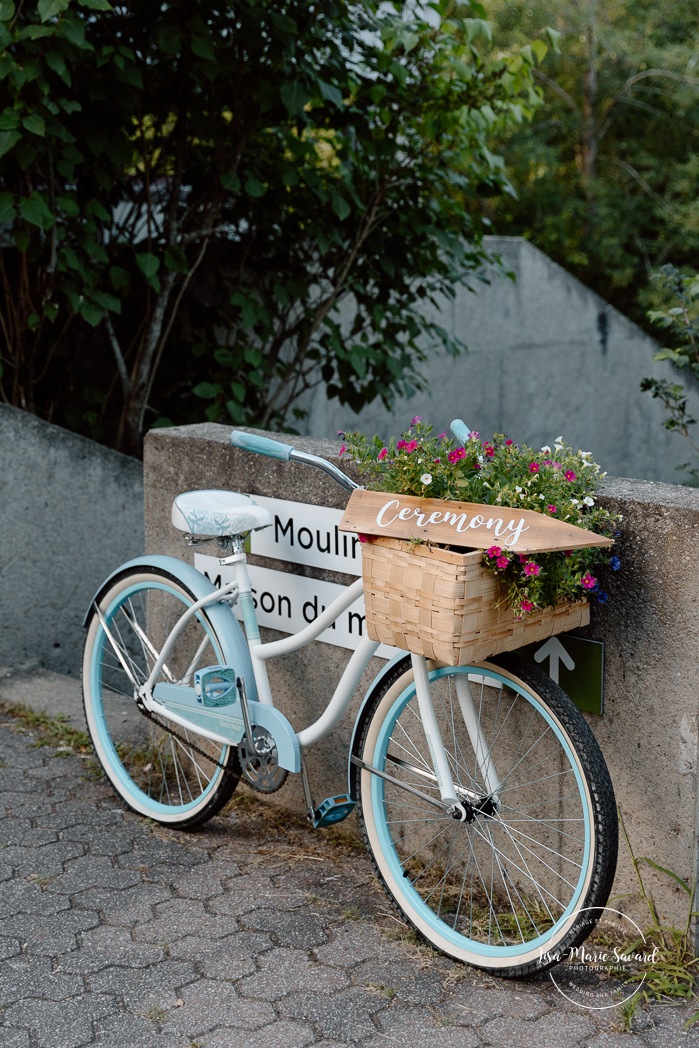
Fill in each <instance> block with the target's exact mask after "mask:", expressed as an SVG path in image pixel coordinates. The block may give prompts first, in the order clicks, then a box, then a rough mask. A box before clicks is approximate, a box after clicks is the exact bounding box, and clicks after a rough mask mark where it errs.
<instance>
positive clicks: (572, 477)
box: [563, 469, 578, 480]
mask: <svg viewBox="0 0 699 1048" xmlns="http://www.w3.org/2000/svg"><path fill="white" fill-rule="evenodd" d="M563 476H564V477H565V478H566V480H577V479H578V478H577V476H576V475H575V473H573V471H572V469H567V470H566V471H565V473H564V474H563Z"/></svg>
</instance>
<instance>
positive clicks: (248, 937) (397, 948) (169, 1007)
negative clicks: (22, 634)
mask: <svg viewBox="0 0 699 1048" xmlns="http://www.w3.org/2000/svg"><path fill="white" fill-rule="evenodd" d="M0 697H2V696H0ZM42 742H45V737H44V736H42V734H40V733H37V731H36V730H35V729H31V728H28V727H27V726H26V724H25V723H24V722H22V721H20V720H18V719H16V718H15V717H12V716H9V715H8V714H7V713H6V712H4V711H2V710H0V813H1V814H2V822H1V823H0V1046H2V1048H82V1046H83V1045H101V1046H104V1048H234V1046H235V1048H247V1046H250V1048H253V1046H254V1048H258V1046H260V1045H264V1048H301V1046H305V1045H323V1046H324V1048H339V1046H343V1045H345V1046H347V1045H351V1046H355V1045H356V1046H358V1048H403V1046H405V1045H411V1046H412V1045H427V1046H429V1048H550V1046H552V1048H558V1046H566V1048H699V1024H697V1025H696V1026H694V1027H690V1028H685V1023H686V1022H687V1020H688V1019H689V1018H690V1017H691V1016H692V1014H693V1013H694V1011H695V1008H694V1007H692V1006H688V1005H683V1006H681V1007H672V1006H669V1005H666V1004H653V1005H646V1006H644V1007H642V1008H641V1007H640V1008H638V1009H637V1011H636V1014H635V1016H634V1026H633V1029H632V1031H631V1032H621V1029H620V1026H619V1022H620V1015H619V1013H618V1012H617V1011H616V1010H609V1009H607V1010H598V1011H593V1010H590V1009H583V1008H580V1007H578V1006H576V1005H574V1004H572V1003H570V1002H569V1001H567V1000H566V999H565V998H564V997H563V996H562V995H561V994H560V993H559V992H558V990H557V989H556V988H555V986H554V985H553V983H552V982H551V980H550V978H549V977H548V976H547V975H542V976H540V977H538V978H536V979H531V980H526V981H525V980H518V981H501V980H497V979H493V978H492V977H490V976H488V975H484V974H482V973H479V972H476V971H473V970H472V969H469V968H467V967H464V966H462V965H458V964H456V963H454V962H452V961H450V960H448V959H447V958H444V957H442V956H440V955H438V954H436V953H434V952H433V951H431V950H430V949H428V948H427V947H425V946H424V945H421V944H419V943H418V942H417V941H416V940H414V939H413V938H412V937H411V936H410V935H409V934H406V931H405V928H403V927H402V926H401V924H400V922H399V921H397V919H396V918H395V917H394V915H393V913H392V911H391V908H390V905H389V904H388V902H387V900H386V898H385V896H384V894H383V892H382V891H381V889H380V887H379V886H378V884H377V881H376V879H375V876H374V873H373V870H372V868H371V865H370V863H369V860H368V858H367V857H366V856H365V854H364V853H363V852H362V851H361V850H359V849H358V848H357V846H356V844H354V843H353V842H352V841H351V840H349V841H348V840H345V841H344V843H343V842H342V841H340V840H339V835H338V833H337V831H331V837H330V839H328V837H327V836H325V837H324V836H323V834H322V832H321V831H315V832H314V831H311V830H309V829H306V828H305V827H304V826H303V825H302V824H300V823H299V821H298V820H296V819H294V818H292V817H282V816H280V815H279V813H278V812H275V813H273V814H270V813H269V811H268V810H266V809H264V808H261V807H260V804H259V802H258V801H257V799H256V798H254V797H253V796H252V795H251V794H250V792H249V791H247V790H245V789H243V788H242V787H241V788H240V789H239V791H238V793H237V794H236V798H238V799H236V798H234V801H233V804H232V806H231V807H230V808H229V809H228V810H227V811H226V812H225V813H224V814H223V815H221V816H220V817H217V818H215V819H213V820H211V822H209V823H208V824H207V826H206V827H205V828H204V829H203V830H199V831H197V832H194V833H189V834H183V833H180V832H175V831H170V830H167V829H163V828H162V827H160V826H158V825H155V824H152V823H149V822H148V821H146V820H143V819H141V818H139V817H138V816H136V815H134V814H131V813H130V812H128V811H127V810H125V809H124V807H123V806H122V805H121V803H120V802H119V800H118V799H117V798H116V797H115V795H114V794H113V793H112V791H111V789H110V788H109V787H108V785H107V784H106V782H105V781H104V779H102V778H100V777H99V775H97V774H96V770H95V768H94V765H93V763H92V761H91V760H90V759H89V758H86V757H85V756H80V755H78V754H76V753H75V752H71V750H70V749H65V748H63V749H62V748H60V747H59V746H56V745H54V746H46V745H37V744H38V743H42Z"/></svg>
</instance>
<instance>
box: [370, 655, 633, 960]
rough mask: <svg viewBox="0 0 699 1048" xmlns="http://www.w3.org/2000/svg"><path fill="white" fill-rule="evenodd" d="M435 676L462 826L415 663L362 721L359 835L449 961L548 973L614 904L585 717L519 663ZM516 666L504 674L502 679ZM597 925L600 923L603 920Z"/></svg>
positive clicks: (604, 776) (598, 767)
mask: <svg viewBox="0 0 699 1048" xmlns="http://www.w3.org/2000/svg"><path fill="white" fill-rule="evenodd" d="M496 662H497V664H495V663H483V664H479V665H475V666H459V667H455V668H449V667H443V668H435V669H432V670H431V671H430V688H431V694H432V701H433V705H434V708H435V712H436V715H437V719H438V722H439V726H440V731H441V735H442V740H443V742H444V746H445V749H446V752H447V756H448V759H449V764H450V767H451V774H452V777H453V781H454V784H455V787H456V791H457V795H458V797H459V800H460V801H461V802H462V804H463V806H464V808H465V809H466V811H467V820H466V821H464V822H459V821H455V819H454V818H453V817H452V816H451V815H449V814H448V812H447V811H446V810H445V809H444V808H442V810H441V811H440V808H439V806H438V805H435V804H434V803H432V802H434V801H435V800H439V797H440V791H439V787H438V784H437V780H436V777H435V775H434V772H433V761H432V759H431V757H430V751H429V744H428V742H427V740H426V738H425V733H424V730H423V727H422V720H421V717H420V711H419V709H418V703H417V698H416V694H415V684H414V680H413V675H412V671H411V670H410V663H409V662H407V663H406V662H403V663H400V664H399V665H398V666H397V667H396V669H395V670H394V672H393V673H392V674H391V675H390V676H389V677H388V678H387V680H386V681H385V682H384V683H383V685H382V686H381V688H380V689H379V691H378V693H377V694H376V696H375V697H374V700H373V705H372V707H371V709H370V710H368V711H367V716H366V718H365V721H364V729H363V732H362V734H361V736H360V742H359V750H358V756H359V758H360V760H361V761H362V762H363V763H364V764H365V765H368V766H370V767H371V768H375V769H376V770H377V771H378V772H384V773H385V774H386V775H388V776H390V779H387V778H382V777H381V776H380V775H378V774H374V773H372V771H369V770H367V769H366V768H363V769H362V770H361V772H360V774H359V787H358V792H359V802H360V803H359V814H360V824H361V826H362V830H363V833H364V836H365V839H366V842H367V845H368V847H369V850H370V852H371V854H372V857H373V860H374V864H375V866H376V868H377V871H378V873H379V875H380V877H381V879H382V881H383V883H384V886H385V887H386V889H387V891H388V894H389V895H390V896H391V898H392V900H393V901H394V903H395V904H396V906H397V907H398V908H399V910H401V911H402V913H403V914H404V916H405V917H406V918H407V919H408V920H409V921H410V923H411V924H412V925H413V927H414V928H416V929H417V931H418V932H419V933H420V934H421V935H422V936H423V937H424V938H426V939H427V940H428V941H429V942H430V943H432V945H433V946H435V947H436V948H437V949H439V950H441V951H442V952H444V953H445V954H447V955H449V956H451V957H453V958H455V959H457V960H460V961H464V962H466V963H468V964H471V965H474V966H476V967H479V968H483V969H487V970H489V971H491V972H493V974H499V975H503V976H520V975H525V974H528V973H531V972H533V971H537V970H538V971H541V970H544V969H546V968H549V967H551V966H552V965H554V964H556V963H557V962H558V961H559V960H562V959H563V958H564V957H566V956H567V951H569V950H570V948H572V947H574V946H576V945H579V943H580V942H582V941H583V939H585V938H586V937H587V935H588V934H589V933H590V931H591V921H590V917H589V915H588V913H586V912H581V911H583V910H585V909H586V908H588V907H593V908H594V907H601V906H603V905H604V903H605V902H606V901H607V898H608V896H609V892H610V890H611V885H612V881H613V878H614V872H615V867H616V855H617V817H616V806H615V802H614V793H613V789H612V784H611V781H610V778H609V774H608V771H607V768H606V765H605V763H604V759H603V758H602V754H601V752H600V750H599V747H598V745H597V742H596V740H595V738H594V736H593V734H592V732H591V731H590V729H589V727H588V725H587V723H586V722H585V720H584V718H583V717H582V716H581V714H580V713H579V711H578V710H577V709H576V708H575V707H574V706H573V704H572V703H571V701H570V699H569V698H568V697H567V696H566V695H565V693H564V692H563V691H562V690H561V689H560V688H559V687H558V686H557V685H556V684H554V683H553V682H552V681H551V680H550V678H548V677H547V676H546V675H545V674H544V673H542V672H541V671H540V670H537V669H536V667H531V668H530V667H528V666H526V665H525V664H524V663H522V662H520V661H519V660H514V659H513V658H512V657H502V658H501V659H498V660H496ZM507 667H509V668H507ZM597 912H598V913H599V911H597Z"/></svg>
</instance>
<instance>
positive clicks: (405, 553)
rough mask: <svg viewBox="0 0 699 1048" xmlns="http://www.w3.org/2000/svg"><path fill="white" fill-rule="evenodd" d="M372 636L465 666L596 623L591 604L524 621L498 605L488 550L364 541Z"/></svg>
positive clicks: (562, 607) (533, 614)
mask: <svg viewBox="0 0 699 1048" xmlns="http://www.w3.org/2000/svg"><path fill="white" fill-rule="evenodd" d="M362 574H363V576H364V602H365V606H366V626H367V634H368V636H369V637H371V639H372V640H379V641H381V642H382V643H384V644H391V645H393V646H395V647H397V648H402V649H404V650H406V651H411V652H414V653H415V654H417V655H425V656H426V657H427V658H428V659H435V660H436V661H438V662H443V663H446V664H447V665H449V666H458V665H461V664H463V663H468V662H478V661H480V660H481V659H487V658H488V657H489V656H491V655H497V654H498V653H499V652H501V651H511V650H513V649H514V648H521V647H523V646H524V645H525V644H532V643H534V642H535V641H539V640H545V639H546V637H551V636H553V634H555V633H564V632H565V631H566V630H571V629H575V628H576V627H578V626H586V625H587V623H588V622H589V621H590V608H589V605H588V603H587V601H581V602H579V603H577V604H560V605H558V606H557V607H555V608H546V609H545V610H544V611H534V612H531V613H530V614H528V615H525V616H524V617H523V618H520V619H518V618H516V617H515V615H514V613H513V612H512V611H511V610H510V609H509V608H505V607H502V608H496V607H495V603H496V601H498V600H499V599H501V598H502V593H501V592H500V590H499V586H498V580H497V578H496V577H495V576H494V575H492V574H491V573H490V572H489V571H487V569H486V568H485V567H484V566H483V553H482V550H475V551H473V552H468V553H456V552H454V551H453V550H447V549H444V548H442V547H439V546H426V545H418V546H416V545H414V544H411V543H410V542H408V541H406V540H403V539H391V538H383V537H382V538H376V539H372V540H370V541H369V542H366V543H364V545H363V546H362Z"/></svg>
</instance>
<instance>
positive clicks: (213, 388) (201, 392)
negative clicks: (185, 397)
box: [192, 382, 223, 400]
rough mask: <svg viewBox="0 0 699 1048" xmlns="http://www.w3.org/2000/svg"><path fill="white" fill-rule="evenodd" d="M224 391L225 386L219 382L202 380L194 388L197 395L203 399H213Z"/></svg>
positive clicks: (193, 391)
mask: <svg viewBox="0 0 699 1048" xmlns="http://www.w3.org/2000/svg"><path fill="white" fill-rule="evenodd" d="M222 392H223V386H222V385H220V383H218V382H200V383H199V384H198V385H197V386H195V387H194V389H193V390H192V393H193V394H194V396H195V397H201V398H202V399H203V400H212V399H213V398H214V397H217V396H218V395H219V393H222Z"/></svg>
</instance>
